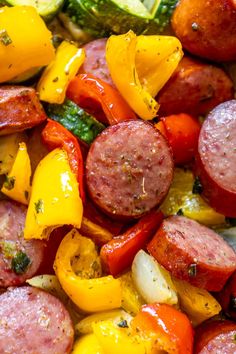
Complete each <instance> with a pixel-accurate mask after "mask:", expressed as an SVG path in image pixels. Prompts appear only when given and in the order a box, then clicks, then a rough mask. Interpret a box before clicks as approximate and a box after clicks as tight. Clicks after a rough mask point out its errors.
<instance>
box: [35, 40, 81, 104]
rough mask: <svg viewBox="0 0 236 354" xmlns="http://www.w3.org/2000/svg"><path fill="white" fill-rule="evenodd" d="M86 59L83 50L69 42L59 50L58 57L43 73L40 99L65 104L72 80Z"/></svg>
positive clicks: (40, 83) (63, 43)
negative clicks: (67, 90)
mask: <svg viewBox="0 0 236 354" xmlns="http://www.w3.org/2000/svg"><path fill="white" fill-rule="evenodd" d="M84 59H85V51H84V49H83V48H79V49H78V48H77V47H76V46H75V45H74V44H71V43H69V42H67V41H64V42H62V43H61V44H60V45H59V47H58V48H57V52H56V57H55V60H54V61H53V62H51V63H50V64H49V66H48V67H47V68H46V69H45V71H44V72H43V75H42V76H41V78H40V80H39V83H38V85H37V90H38V92H39V98H40V100H42V101H46V102H49V103H63V102H64V100H65V96H66V89H67V87H68V85H69V82H70V80H71V79H72V78H73V77H74V76H75V75H76V74H77V72H78V70H79V68H80V66H81V65H82V64H83V62H84Z"/></svg>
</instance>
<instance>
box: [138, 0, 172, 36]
mask: <svg viewBox="0 0 236 354" xmlns="http://www.w3.org/2000/svg"><path fill="white" fill-rule="evenodd" d="M177 2H178V0H144V1H143V5H144V6H146V8H147V9H148V10H149V11H150V13H151V15H152V17H153V20H152V21H151V23H150V26H149V29H148V31H147V33H149V32H151V33H152V32H153V31H158V32H157V33H162V32H164V31H165V30H166V29H167V28H168V26H169V25H170V19H171V15H172V13H173V12H174V9H175V7H176V4H177Z"/></svg>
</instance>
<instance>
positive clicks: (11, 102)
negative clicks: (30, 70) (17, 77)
mask: <svg viewBox="0 0 236 354" xmlns="http://www.w3.org/2000/svg"><path fill="white" fill-rule="evenodd" d="M46 119H47V116H46V114H45V112H44V110H43V107H42V106H41V103H40V102H39V99H38V97H37V96H36V91H35V90H34V89H33V88H31V87H23V86H2V87H0V135H6V134H11V133H16V132H19V131H22V130H25V129H29V128H32V127H34V126H35V125H38V124H40V123H42V122H43V121H44V120H46Z"/></svg>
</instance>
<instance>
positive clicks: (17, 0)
mask: <svg viewBox="0 0 236 354" xmlns="http://www.w3.org/2000/svg"><path fill="white" fill-rule="evenodd" d="M64 2H65V1H64V0H51V1H47V2H45V0H44V1H41V0H35V1H32V4H31V5H30V6H33V7H35V8H36V10H37V12H38V14H39V15H40V16H41V17H42V18H43V19H44V21H45V22H49V21H51V20H52V19H53V18H54V17H55V16H56V15H57V13H58V12H59V11H60V10H61V9H62V7H63V5H64ZM45 3H46V5H45ZM0 5H7V6H16V5H18V6H19V5H29V2H28V1H24V0H0Z"/></svg>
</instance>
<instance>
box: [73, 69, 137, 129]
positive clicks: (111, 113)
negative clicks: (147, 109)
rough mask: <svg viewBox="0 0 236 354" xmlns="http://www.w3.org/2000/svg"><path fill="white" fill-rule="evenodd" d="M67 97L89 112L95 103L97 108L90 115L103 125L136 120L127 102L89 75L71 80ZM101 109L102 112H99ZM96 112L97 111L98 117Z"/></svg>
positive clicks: (115, 91)
mask: <svg viewBox="0 0 236 354" xmlns="http://www.w3.org/2000/svg"><path fill="white" fill-rule="evenodd" d="M67 96H68V97H69V98H70V99H71V100H72V101H74V102H75V103H77V104H78V105H80V106H81V107H83V108H85V109H86V108H87V110H91V106H93V107H94V102H95V105H96V106H97V107H96V109H95V111H91V113H93V114H94V115H95V116H96V118H97V119H98V120H100V121H103V122H104V123H109V124H111V125H112V124H116V123H119V122H123V121H125V120H130V119H136V118H137V117H136V115H135V113H134V112H133V111H132V109H131V108H130V107H129V105H128V104H127V102H126V101H125V100H124V99H123V97H122V96H121V95H120V93H119V92H118V91H117V90H116V89H115V88H114V87H112V86H111V85H109V84H107V83H106V82H105V81H102V80H101V79H98V78H96V77H95V76H93V75H91V74H80V75H77V76H76V77H75V78H74V79H73V80H71V82H70V84H69V87H68V90H67ZM91 100H92V102H91ZM88 102H89V104H88ZM101 108H102V111H103V112H101ZM93 109H94V108H93ZM99 110H100V112H99ZM96 111H98V113H99V116H98V113H97V112H96ZM101 113H102V114H101ZM104 114H105V120H104Z"/></svg>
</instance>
